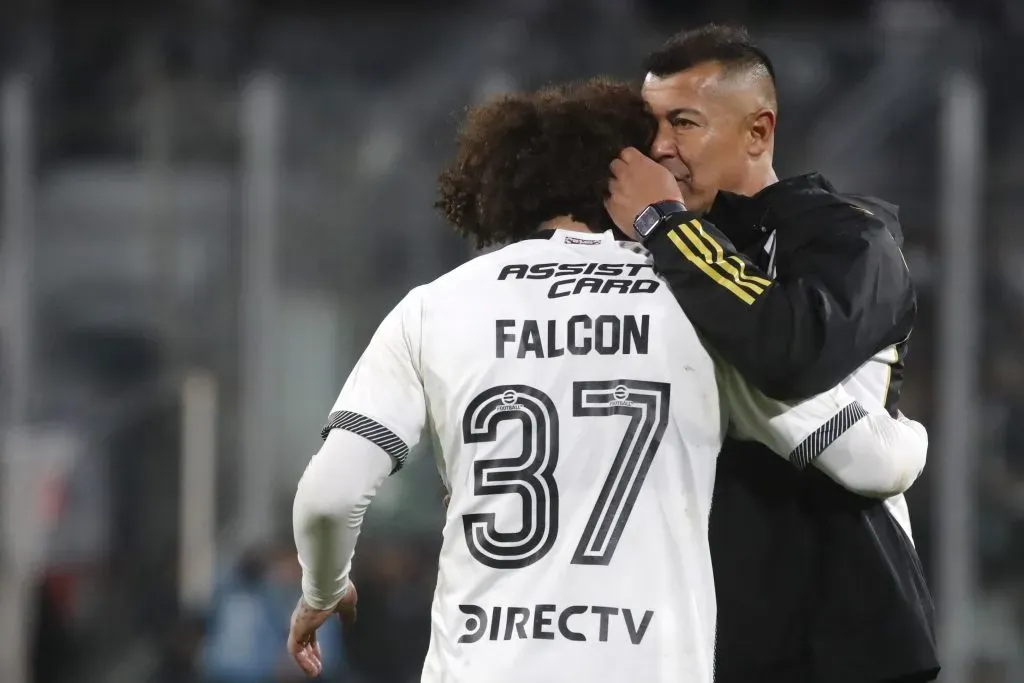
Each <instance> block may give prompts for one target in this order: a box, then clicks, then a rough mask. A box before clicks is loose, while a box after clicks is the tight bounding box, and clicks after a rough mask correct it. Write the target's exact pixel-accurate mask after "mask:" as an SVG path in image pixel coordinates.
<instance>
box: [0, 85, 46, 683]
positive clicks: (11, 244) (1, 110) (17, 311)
mask: <svg viewBox="0 0 1024 683" xmlns="http://www.w3.org/2000/svg"><path fill="white" fill-rule="evenodd" d="M31 92H32V90H31V83H30V81H29V77H28V76H27V75H12V76H8V77H7V78H5V79H4V81H3V85H2V89H0V138H2V139H0V148H2V149H3V167H2V171H0V172H2V173H3V178H2V180H3V191H2V196H0V202H2V204H3V233H2V234H3V242H2V244H0V256H2V257H3V258H2V265H3V269H2V271H0V273H2V276H3V279H2V284H0V288H2V289H0V296H2V301H3V309H2V312H0V323H2V327H0V339H2V341H3V359H2V363H3V366H2V367H3V370H2V372H3V380H2V381H0V386H2V387H3V390H4V393H5V394H6V395H5V396H4V406H3V417H4V418H5V419H3V420H0V425H2V424H4V423H6V427H7V429H8V430H9V429H11V428H21V427H22V426H24V425H25V423H26V422H27V421H28V418H29V410H30V401H31V392H32V362H33V359H32V343H33V342H32V339H33V334H32V333H33V329H32V325H33V320H34V315H33V312H32V270H33V259H34V249H33V235H32V230H33V220H32V219H33V210H34V209H33V207H34V202H35V198H34V196H35V193H34V192H33V189H34V188H33V175H32V171H33V164H32V157H33V149H32V142H33V135H32V105H31ZM3 433H4V434H5V436H6V435H7V434H8V433H9V432H7V431H6V430H5V431H4V432H3ZM0 449H2V451H3V452H2V455H3V458H4V462H9V461H10V459H11V458H12V457H14V455H16V454H14V453H13V452H12V451H13V449H14V446H12V442H11V441H10V440H9V439H4V442H3V443H2V444H0ZM13 472H14V470H13V469H12V468H9V467H8V468H4V471H3V472H2V473H0V477H2V478H3V479H5V480H7V481H4V482H3V484H4V486H3V487H0V497H2V500H0V515H2V516H3V517H6V519H3V520H0V521H2V522H3V524H2V529H3V531H2V534H0V536H2V537H0V680H2V681H5V682H6V681H9V682H10V683H27V681H28V676H29V672H28V654H29V652H28V650H29V647H30V646H31V642H30V638H29V636H28V635H27V634H26V633H25V630H26V629H27V628H28V624H30V623H31V620H30V619H29V616H30V612H29V610H30V609H31V602H30V596H31V590H32V581H31V578H32V569H33V568H32V567H31V566H30V565H26V564H25V562H23V558H20V557H19V555H21V553H19V552H18V551H17V547H18V546H19V545H20V538H19V535H18V533H17V532H18V528H19V523H18V520H15V519H11V518H10V517H11V516H13V515H15V514H20V513H19V512H18V511H17V507H16V503H18V502H22V501H15V500H14V499H13V498H12V497H11V496H12V495H13V494H14V493H15V492H16V491H17V488H16V487H14V484H15V483H16V482H14V481H11V480H10V479H11V478H12V477H13ZM26 512H27V514H28V515H29V516H31V515H32V514H33V511H32V510H28V511H26ZM36 540H38V539H36ZM12 629H14V630H13V631H12Z"/></svg>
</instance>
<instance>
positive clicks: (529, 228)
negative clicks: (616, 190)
mask: <svg viewBox="0 0 1024 683" xmlns="http://www.w3.org/2000/svg"><path fill="white" fill-rule="evenodd" d="M656 126H657V124H656V122H655V120H654V118H653V117H652V116H651V115H650V113H649V112H648V111H647V109H646V107H645V106H644V102H643V99H642V98H641V97H640V94H639V93H638V92H637V91H636V88H634V87H633V86H630V85H627V84H625V83H618V82H614V81H610V80H607V79H594V80H590V81H587V82H584V83H579V84H573V85H561V86H554V87H549V88H546V89H543V90H539V91H536V92H531V93H523V94H513V95H506V96H504V97H502V98H500V99H498V100H496V101H494V102H491V103H489V104H485V105H482V106H479V107H474V108H472V109H470V110H469V112H468V114H467V116H466V121H465V124H464V125H463V127H462V130H461V131H460V134H459V138H458V151H457V153H456V157H455V159H454V161H453V162H452V163H451V164H450V165H449V166H448V167H447V168H446V169H444V170H443V171H442V172H441V174H440V176H439V178H438V190H439V198H438V200H437V202H436V204H435V206H437V208H438V209H440V210H441V212H442V213H443V214H444V216H445V218H446V219H447V220H448V221H449V222H450V223H451V224H452V225H453V226H454V227H455V229H456V231H457V232H459V233H460V234H461V235H463V236H464V237H472V238H474V240H475V242H476V244H477V246H478V247H483V246H487V245H490V244H497V243H502V242H510V241H511V242H514V241H517V240H520V239H523V238H525V237H527V236H529V235H530V234H532V233H534V232H536V230H537V228H538V226H539V225H540V224H541V223H543V222H544V221H547V220H550V219H552V218H557V217H559V216H572V218H573V219H574V220H576V221H578V222H581V223H584V224H586V225H587V226H588V227H590V228H591V229H592V230H597V231H600V230H604V229H607V228H611V227H613V226H612V223H611V220H610V218H609V217H608V215H607V213H606V212H605V210H604V200H605V197H606V196H607V194H608V181H609V179H610V178H611V171H610V170H609V165H610V164H611V162H612V161H613V160H614V159H615V158H616V157H617V156H618V155H619V153H620V152H621V151H622V150H623V149H624V148H626V147H636V148H637V149H640V150H643V151H646V150H647V149H649V148H650V145H651V143H652V142H653V140H654V133H655V130H656Z"/></svg>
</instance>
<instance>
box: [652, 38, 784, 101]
mask: <svg viewBox="0 0 1024 683" xmlns="http://www.w3.org/2000/svg"><path fill="white" fill-rule="evenodd" d="M708 62H716V63H718V64H721V65H722V66H723V67H724V68H725V70H726V72H729V71H742V70H750V69H757V68H758V67H760V68H763V69H764V70H765V71H766V72H767V75H768V78H769V79H770V81H771V84H772V87H773V88H774V86H775V67H774V66H773V65H772V60H771V59H770V58H769V57H768V55H767V54H766V53H765V52H764V50H762V49H761V48H759V47H757V46H756V45H755V44H754V42H753V39H751V37H750V34H749V33H748V32H747V29H745V28H743V27H742V26H723V25H720V24H705V25H704V26H701V27H700V28H695V29H692V30H690V31H681V32H679V33H677V34H675V35H674V36H672V37H671V38H669V39H668V40H666V41H665V42H664V43H663V44H662V46H661V47H659V48H658V49H657V50H655V51H654V52H652V53H650V54H649V55H647V58H646V59H645V60H644V63H643V68H644V72H645V73H650V74H654V75H655V76H657V77H659V78H665V77H667V76H671V75H672V74H677V73H679V72H680V71H686V70H687V69H692V68H693V67H695V66H700V65H701V64H707V63H708Z"/></svg>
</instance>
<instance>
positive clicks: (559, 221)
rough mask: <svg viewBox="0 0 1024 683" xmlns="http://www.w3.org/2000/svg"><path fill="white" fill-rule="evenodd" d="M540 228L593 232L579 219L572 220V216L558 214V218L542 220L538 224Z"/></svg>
mask: <svg viewBox="0 0 1024 683" xmlns="http://www.w3.org/2000/svg"><path fill="white" fill-rule="evenodd" d="M540 229H541V230H571V231H572V232H589V233H593V232H594V231H593V230H591V229H590V228H588V227H587V226H586V224H585V223H580V222H579V221H576V220H573V218H572V216H559V217H558V218H552V219H550V220H546V221H544V222H543V223H541V224H540Z"/></svg>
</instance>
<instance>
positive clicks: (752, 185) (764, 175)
mask: <svg viewBox="0 0 1024 683" xmlns="http://www.w3.org/2000/svg"><path fill="white" fill-rule="evenodd" d="M777 182H779V176H777V175H776V174H775V168H774V167H773V166H772V164H771V163H768V164H764V165H763V166H759V167H758V168H756V169H754V171H753V173H751V174H750V176H749V178H748V181H747V186H746V187H744V188H743V191H742V192H739V193H738V194H743V195H746V196H748V197H753V196H754V195H755V194H757V193H758V192H760V191H761V190H763V189H764V188H766V187H768V186H769V185H774V184H775V183H777Z"/></svg>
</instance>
